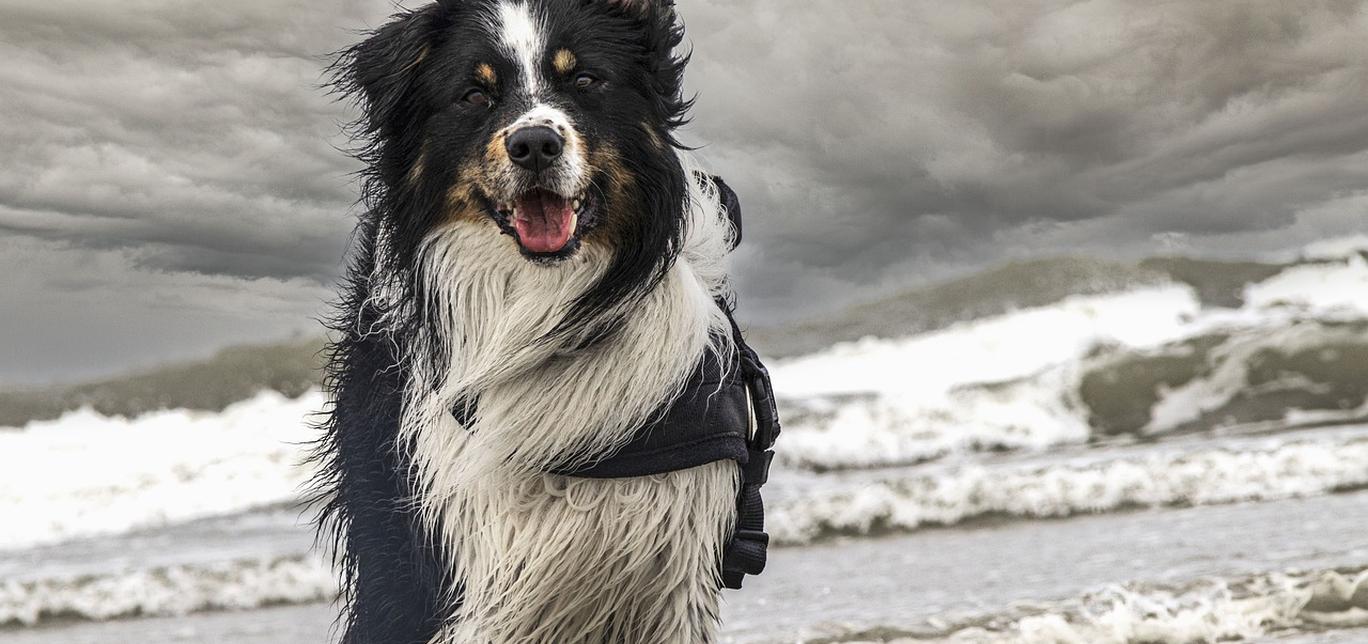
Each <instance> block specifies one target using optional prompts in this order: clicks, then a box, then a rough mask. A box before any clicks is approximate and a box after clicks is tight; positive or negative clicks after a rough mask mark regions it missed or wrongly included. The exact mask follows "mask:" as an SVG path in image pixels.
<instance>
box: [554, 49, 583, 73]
mask: <svg viewBox="0 0 1368 644" xmlns="http://www.w3.org/2000/svg"><path fill="white" fill-rule="evenodd" d="M577 62H578V61H577V60H575V54H574V52H572V51H570V50H569V49H560V50H557V51H556V57H555V58H553V59H551V64H552V65H553V66H555V68H556V71H557V72H559V73H562V74H569V73H570V70H572V69H574V68H575V63H577Z"/></svg>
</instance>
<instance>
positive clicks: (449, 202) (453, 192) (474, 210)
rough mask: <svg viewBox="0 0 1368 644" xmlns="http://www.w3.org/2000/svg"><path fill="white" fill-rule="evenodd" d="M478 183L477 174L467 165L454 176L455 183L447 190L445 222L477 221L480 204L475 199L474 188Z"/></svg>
mask: <svg viewBox="0 0 1368 644" xmlns="http://www.w3.org/2000/svg"><path fill="white" fill-rule="evenodd" d="M478 181H479V172H478V171H476V169H475V168H473V167H470V166H469V165H466V166H463V167H462V168H461V170H460V172H458V173H457V174H456V183H455V184H453V185H452V186H451V188H449V189H447V194H446V206H447V221H478V220H479V218H480V214H481V213H480V209H481V208H480V203H479V200H477V199H476V198H475V193H474V186H476V185H477V182H478Z"/></svg>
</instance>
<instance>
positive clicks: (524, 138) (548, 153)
mask: <svg viewBox="0 0 1368 644" xmlns="http://www.w3.org/2000/svg"><path fill="white" fill-rule="evenodd" d="M505 147H506V148H507V149H508V158H510V159H512V160H513V163H516V164H518V165H520V166H522V167H524V168H527V169H528V170H531V171H533V172H541V171H542V170H545V169H547V168H549V167H551V163H552V162H554V161H555V160H556V159H559V158H560V155H561V152H563V151H564V150H565V139H564V138H562V137H561V135H559V134H557V133H556V131H555V130H553V129H551V128H549V127H542V126H536V127H525V128H522V129H520V130H518V131H516V132H514V133H512V134H510V135H508V141H507V142H506V143H505Z"/></svg>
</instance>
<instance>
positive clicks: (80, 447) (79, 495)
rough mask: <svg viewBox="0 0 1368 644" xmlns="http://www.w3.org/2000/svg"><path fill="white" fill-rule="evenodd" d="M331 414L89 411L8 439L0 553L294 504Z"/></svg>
mask: <svg viewBox="0 0 1368 644" xmlns="http://www.w3.org/2000/svg"><path fill="white" fill-rule="evenodd" d="M323 402H324V397H323V394H321V393H313V394H308V395H305V396H302V397H300V398H299V399H297V400H289V399H286V398H285V397H283V396H281V395H279V394H276V393H263V394H261V395H259V396H257V397H256V398H253V399H251V400H248V401H245V402H241V403H238V404H235V405H232V406H231V407H229V408H228V409H226V410H225V411H223V412H222V413H217V414H215V413H200V412H189V411H184V410H179V411H165V412H157V413H153V414H148V415H145V416H142V417H140V418H137V419H133V420H127V419H122V418H109V417H105V416H101V415H99V414H96V413H94V412H92V411H89V410H83V411H78V412H73V413H70V414H67V415H65V416H63V417H62V418H60V419H58V420H55V421H45V422H35V423H31V424H29V425H28V426H27V427H25V428H24V429H23V430H19V431H4V432H0V525H3V526H4V528H3V529H0V549H9V548H19V547H25V546H33V545H37V544H44V543H52V542H57V541H61V540H65V539H70V538H74V537H86V536H94V535H101V534H112V533H119V532H125V531H128V530H132V529H138V528H149V527H155V526H159V525H164V524H168V523H174V522H181V521H187V520H192V519H197V518H203V517H209V516H217V515H224V514H230V513H234V512H240V511H243V510H246V509H249V508H254V507H260V506H264V505H270V504H275V503H283V502H291V501H293V500H295V499H296V498H297V497H298V493H299V491H300V488H301V485H302V484H303V483H304V482H305V481H306V480H307V478H308V476H309V471H308V470H307V469H305V468H302V467H299V466H298V463H299V462H300V461H301V459H302V458H303V455H304V453H305V448H304V447H303V446H302V444H303V443H305V442H307V441H309V440H312V439H313V438H314V436H315V431H314V430H313V429H312V428H311V427H310V423H309V421H310V418H309V417H310V415H311V414H312V413H313V412H315V411H317V410H318V409H320V408H321V407H322V405H323Z"/></svg>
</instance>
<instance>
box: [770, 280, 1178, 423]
mask: <svg viewBox="0 0 1368 644" xmlns="http://www.w3.org/2000/svg"><path fill="white" fill-rule="evenodd" d="M1200 307H1201V305H1200V303H1199V302H1198V300H1197V297H1196V295H1195V294H1194V293H1193V291H1192V289H1191V288H1188V287H1187V286H1178V285H1166V286H1157V287H1150V288H1143V289H1139V290H1135V291H1130V292H1126V293H1115V294H1109V295H1094V296H1079V297H1071V298H1068V299H1066V300H1064V301H1062V302H1059V303H1057V304H1052V305H1050V306H1044V307H1038V308H1032V309H1024V310H1021V311H1017V312H1014V313H1009V314H1006V315H1001V316H996V317H991V318H985V319H981V320H975V321H972V322H965V323H961V324H957V325H954V326H952V327H950V328H947V329H944V330H941V331H935V332H932V333H926V334H922V335H917V336H913V337H910V338H903V339H892V340H885V339H875V338H868V339H865V340H862V341H859V342H854V343H846V344H840V345H837V346H835V347H832V348H831V349H828V350H826V351H821V352H818V353H815V354H812V355H809V356H804V357H800V358H794V359H790V360H784V361H781V362H778V363H776V364H775V365H774V367H773V369H772V370H771V373H772V375H773V378H774V383H775V386H776V387H777V388H778V391H779V393H780V394H781V395H784V396H786V397H791V398H802V397H807V396H814V395H830V394H848V393H891V394H903V393H906V392H924V394H925V395H926V396H927V397H930V396H933V395H937V394H939V395H944V394H945V393H946V392H948V391H950V390H952V389H954V388H955V387H956V386H959V385H964V384H968V383H985V382H1003V381H1008V380H1014V379H1018V378H1022V377H1025V376H1029V375H1032V374H1035V373H1039V372H1041V371H1043V370H1045V369H1046V368H1048V367H1050V366H1053V365H1058V364H1063V363H1066V362H1069V361H1071V360H1077V359H1078V358H1080V357H1082V356H1083V355H1085V354H1086V353H1087V352H1088V351H1089V350H1091V349H1092V348H1093V347H1095V346H1097V345H1099V344H1115V345H1120V346H1127V347H1148V346H1156V345H1159V344H1163V343H1164V342H1169V341H1172V340H1175V339H1178V338H1182V337H1185V336H1186V335H1188V334H1190V333H1191V330H1190V327H1191V325H1190V321H1191V320H1192V318H1193V317H1194V316H1196V315H1197V313H1198V311H1199V309H1200Z"/></svg>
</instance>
